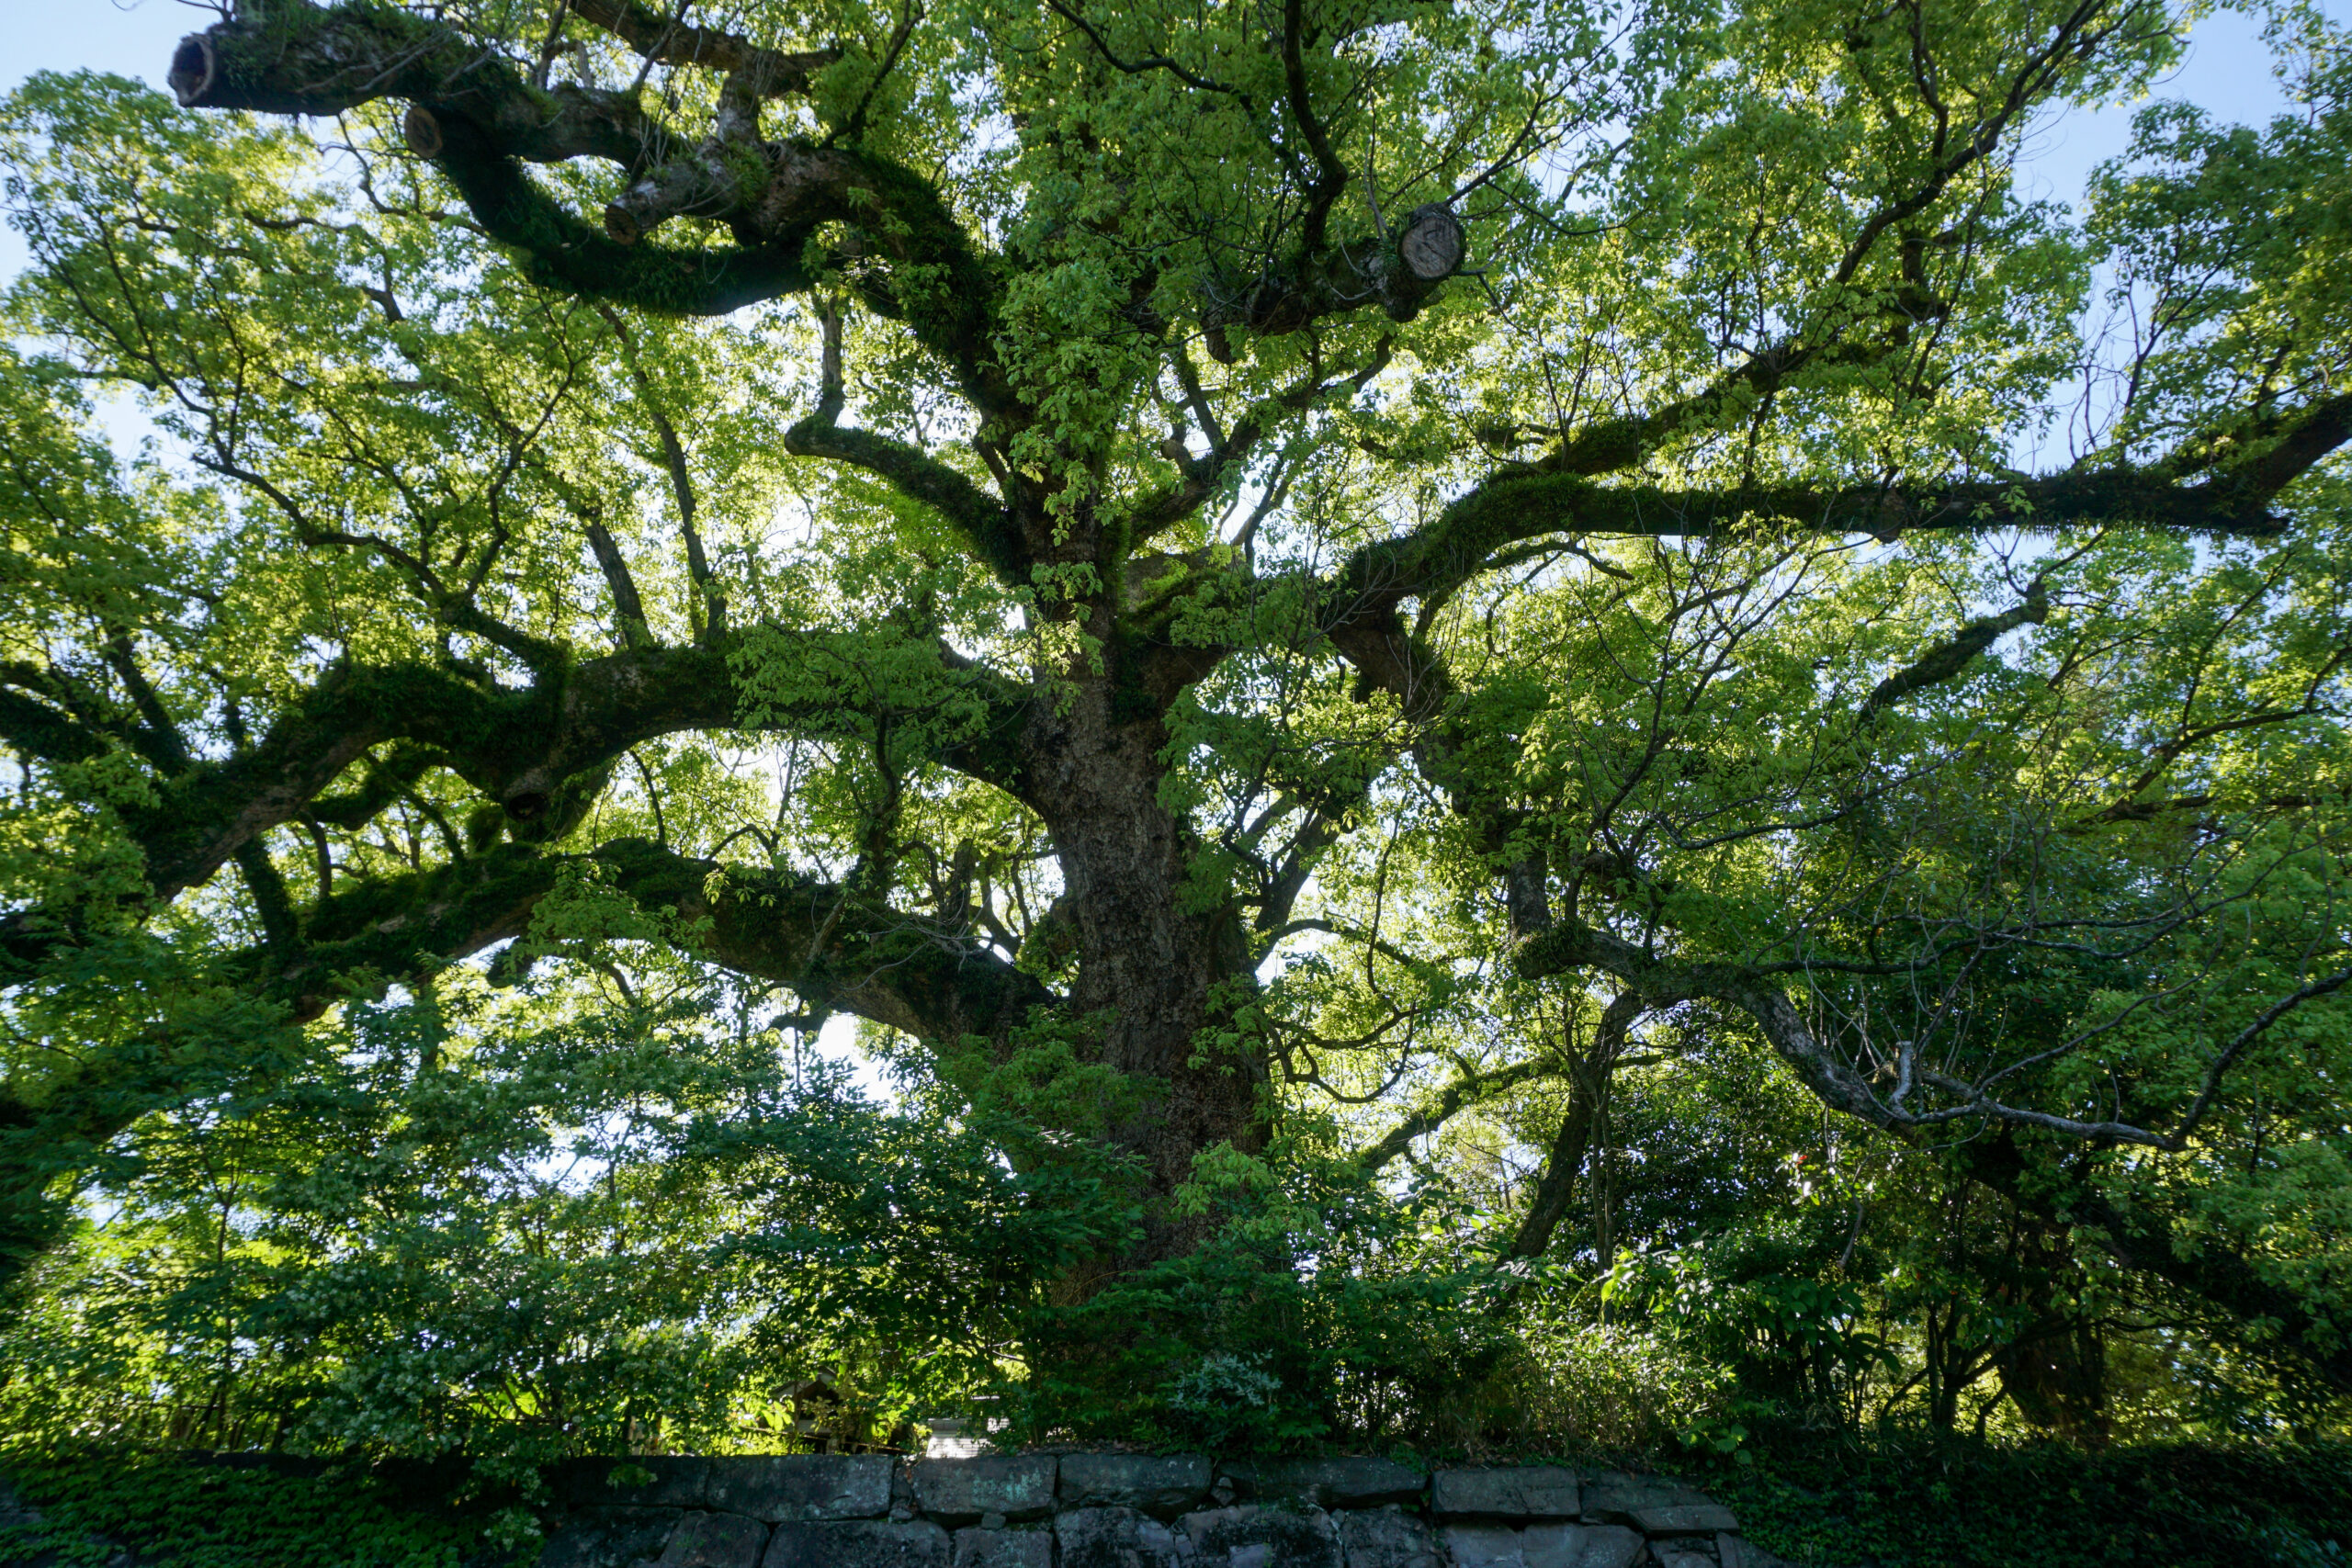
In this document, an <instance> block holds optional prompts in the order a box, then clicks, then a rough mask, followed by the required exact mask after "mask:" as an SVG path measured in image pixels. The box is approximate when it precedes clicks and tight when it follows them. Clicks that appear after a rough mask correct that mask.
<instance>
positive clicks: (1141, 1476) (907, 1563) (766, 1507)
mask: <svg viewBox="0 0 2352 1568" xmlns="http://www.w3.org/2000/svg"><path fill="white" fill-rule="evenodd" d="M631 1465H633V1466H638V1467H640V1468H641V1469H642V1470H644V1471H646V1472H650V1474H651V1476H652V1479H651V1480H650V1481H644V1482H640V1483H638V1484H622V1485H615V1484H614V1480H615V1478H616V1472H617V1475H618V1477H619V1478H620V1479H622V1480H624V1481H636V1480H638V1478H637V1477H635V1476H633V1475H631V1473H630V1472H628V1470H627V1469H624V1468H622V1467H624V1466H631ZM552 1479H553V1481H554V1483H555V1488H556V1494H557V1498H556V1500H557V1503H558V1506H559V1511H558V1512H557V1514H556V1515H555V1516H554V1517H552V1518H551V1520H550V1523H549V1533H548V1541H547V1545H546V1548H545V1550H543V1551H541V1552H540V1554H539V1568H1784V1565H1782V1564H1781V1563H1780V1562H1779V1561H1778V1559H1775V1558H1773V1557H1770V1556H1769V1555H1767V1554H1766V1553H1765V1552H1763V1551H1759V1550H1758V1549H1757V1548H1756V1547H1754V1546H1751V1545H1749V1544H1748V1543H1747V1542H1746V1541H1745V1540H1742V1539H1741V1538H1740V1535H1739V1521H1738V1520H1737V1519H1736V1518H1735V1517H1732V1514H1731V1511H1730V1510H1729V1509H1727V1508H1724V1507H1723V1506H1720V1505H1718V1504H1716V1503H1714V1502H1712V1501H1710V1500H1709V1499H1708V1498H1707V1497H1706V1496H1704V1495H1702V1494H1700V1493H1698V1492H1694V1491H1692V1490H1691V1488H1689V1487H1688V1486H1685V1485H1682V1484H1681V1483H1679V1482H1674V1481H1670V1480H1667V1479H1664V1478H1661V1477H1656V1476H1640V1475H1630V1474H1627V1473H1625V1472H1622V1471H1586V1470H1569V1469H1566V1468H1563V1467H1559V1466H1551V1465H1544V1466H1527V1467H1521V1468H1512V1469H1479V1470H1440V1471H1437V1472H1434V1473H1431V1472H1426V1471H1420V1470H1414V1469H1408V1468H1407V1467H1406V1466H1403V1465H1399V1464H1393V1463H1391V1462H1389V1461H1386V1460H1380V1459H1329V1460H1277V1461H1227V1462H1224V1463H1215V1462H1212V1461H1209V1460H1208V1459H1205V1458H1203V1457H1199V1456H1196V1455H1178V1456H1172V1457H1171V1456H1157V1455H1146V1454H1110V1453H1062V1454H1016V1455H1002V1456H995V1457H988V1458H979V1459H926V1460H918V1461H911V1462H910V1461H899V1460H893V1459H890V1458H888V1457H885V1456H879V1455H875V1456H862V1455H842V1456H832V1455H816V1454H794V1455H778V1456H770V1457H762V1458H729V1459H677V1458H665V1459H637V1460H626V1461H623V1460H590V1461H575V1462H574V1463H571V1464H569V1465H566V1466H564V1467H562V1468H560V1470H559V1471H557V1472H555V1473H554V1475H553V1477H552Z"/></svg>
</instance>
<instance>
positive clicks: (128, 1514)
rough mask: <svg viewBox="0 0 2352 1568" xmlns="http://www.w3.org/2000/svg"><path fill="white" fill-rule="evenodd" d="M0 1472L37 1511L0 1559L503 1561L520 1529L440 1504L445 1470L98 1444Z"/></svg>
mask: <svg viewBox="0 0 2352 1568" xmlns="http://www.w3.org/2000/svg"><path fill="white" fill-rule="evenodd" d="M0 1476H5V1478H6V1482H7V1483H8V1484H9V1486H10V1488H11V1490H12V1491H14V1492H15V1493H16V1494H17V1497H18V1499H19V1500H20V1501H21V1502H23V1503H27V1504H30V1505H33V1506H34V1507H35V1508H36V1509H37V1510H38V1512H39V1514H40V1522H39V1523H37V1524H22V1525H11V1526H5V1527H0V1562H54V1563H56V1564H58V1568H104V1565H105V1564H106V1563H107V1562H108V1561H109V1560H110V1559H112V1558H113V1557H114V1556H115V1554H116V1553H118V1552H119V1551H120V1550H121V1549H122V1548H124V1547H126V1546H127V1547H130V1549H132V1550H133V1551H140V1552H142V1553H144V1552H147V1551H155V1550H157V1549H160V1550H161V1552H162V1554H164V1555H165V1556H166V1557H167V1558H168V1560H169V1561H170V1562H175V1563H179V1564H182V1565H183V1568H460V1565H461V1564H463V1565H466V1568H503V1564H506V1563H510V1562H514V1561H515V1559H516V1551H515V1549H514V1548H513V1547H507V1546H502V1545H501V1544H499V1538H500V1536H501V1532H502V1528H503V1529H504V1530H506V1531H509V1532H511V1531H512V1530H513V1529H515V1528H516V1527H517V1526H521V1525H524V1524H525V1523H526V1517H525V1516H523V1515H521V1514H519V1513H514V1514H512V1516H511V1517H509V1518H507V1519H504V1520H502V1519H501V1518H500V1517H499V1513H500V1512H501V1511H500V1510H494V1509H492V1508H491V1507H489V1506H484V1500H483V1499H481V1497H480V1496H479V1495H477V1496H476V1497H475V1499H474V1500H473V1504H472V1506H465V1505H464V1504H461V1503H459V1504H456V1506H452V1505H453V1503H454V1502H455V1499H453V1497H452V1496H451V1495H450V1494H451V1493H453V1492H458V1491H461V1490H463V1487H462V1483H460V1484H459V1485H458V1486H451V1485H450V1484H449V1483H448V1480H447V1478H444V1480H443V1483H442V1485H441V1486H440V1487H439V1488H424V1489H421V1490H420V1489H417V1488H411V1489H407V1490H396V1489H393V1488H390V1487H387V1486H385V1485H383V1484H381V1483H377V1482H375V1481H373V1480H371V1479H370V1478H369V1477H368V1476H367V1475H366V1474H365V1473H364V1472H356V1471H354V1472H338V1471H336V1470H334V1469H322V1470H320V1471H319V1472H316V1473H312V1474H300V1473H288V1472H279V1471H273V1470H267V1469H259V1468H253V1469H248V1468H232V1467H228V1466H222V1465H216V1464H202V1463H190V1462H187V1461H183V1460H182V1459H180V1458H178V1457H176V1456H161V1457H158V1456H153V1455H148V1456H141V1455H136V1454H126V1453H124V1452H122V1451H121V1450H118V1449H111V1448H104V1449H93V1448H85V1447H67V1448H64V1449H62V1450H59V1449H52V1450H40V1451H36V1450H9V1451H8V1452H7V1453H6V1456H5V1459H0ZM415 1479H417V1480H419V1481H423V1480H424V1479H426V1478H425V1477H424V1476H423V1475H421V1474H420V1475H419V1476H418V1477H416V1478H415ZM436 1491H437V1492H438V1493H439V1495H435V1492H436ZM527 1533H528V1532H527V1530H526V1535H527ZM517 1539H521V1538H517Z"/></svg>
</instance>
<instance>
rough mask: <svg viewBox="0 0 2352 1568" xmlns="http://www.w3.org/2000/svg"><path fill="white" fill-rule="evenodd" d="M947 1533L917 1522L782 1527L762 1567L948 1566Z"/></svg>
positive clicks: (825, 1522) (859, 1521) (873, 1521)
mask: <svg viewBox="0 0 2352 1568" xmlns="http://www.w3.org/2000/svg"><path fill="white" fill-rule="evenodd" d="M952 1555H953V1554H952V1551H951V1549H950V1543H949V1541H948V1539H947V1532H946V1531H945V1530H944V1529H940V1528H939V1527H938V1526H937V1525H934V1524H931V1523H929V1522H928V1521H925V1520H922V1519H917V1520H914V1521H912V1522H910V1523H906V1524H900V1523H899V1522H897V1521H895V1520H889V1519H829V1520H821V1521H818V1522H814V1523H808V1524H799V1523H795V1524H782V1525H778V1526H776V1528H775V1535H773V1536H771V1537H769V1538H768V1554H767V1556H766V1557H764V1558H763V1559H762V1560H761V1568H950V1558H951V1556H952Z"/></svg>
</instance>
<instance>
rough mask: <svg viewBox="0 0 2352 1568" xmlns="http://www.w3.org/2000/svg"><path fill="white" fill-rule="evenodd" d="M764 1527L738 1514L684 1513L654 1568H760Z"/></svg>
mask: <svg viewBox="0 0 2352 1568" xmlns="http://www.w3.org/2000/svg"><path fill="white" fill-rule="evenodd" d="M767 1544H768V1527H767V1526H765V1525H763V1524H762V1523H760V1521H759V1520H757V1519H753V1518H747V1517H744V1516H743V1515H741V1514H684V1515H681V1516H680V1517H679V1519H678V1528H677V1529H673V1530H672V1531H671V1532H670V1544H669V1545H668V1546H666V1547H664V1548H662V1557H661V1561H660V1562H656V1563H655V1564H654V1568H760V1553H761V1552H762V1551H764V1550H766V1548H767Z"/></svg>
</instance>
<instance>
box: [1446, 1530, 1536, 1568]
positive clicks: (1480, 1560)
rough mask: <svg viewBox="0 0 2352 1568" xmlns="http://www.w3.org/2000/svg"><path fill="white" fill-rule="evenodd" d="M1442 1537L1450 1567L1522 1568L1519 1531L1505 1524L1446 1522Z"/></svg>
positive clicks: (1523, 1562) (1523, 1559) (1523, 1552)
mask: <svg viewBox="0 0 2352 1568" xmlns="http://www.w3.org/2000/svg"><path fill="white" fill-rule="evenodd" d="M1444 1540H1445V1554H1446V1556H1448V1557H1450V1558H1452V1559H1453V1564H1454V1568H1525V1565H1526V1562H1527V1556H1526V1552H1525V1551H1524V1549H1523V1548H1522V1547H1521V1543H1520V1539H1519V1532H1518V1531H1517V1530H1515V1529H1511V1528H1510V1526H1509V1525H1448V1526H1446V1527H1445V1530H1444Z"/></svg>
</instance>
